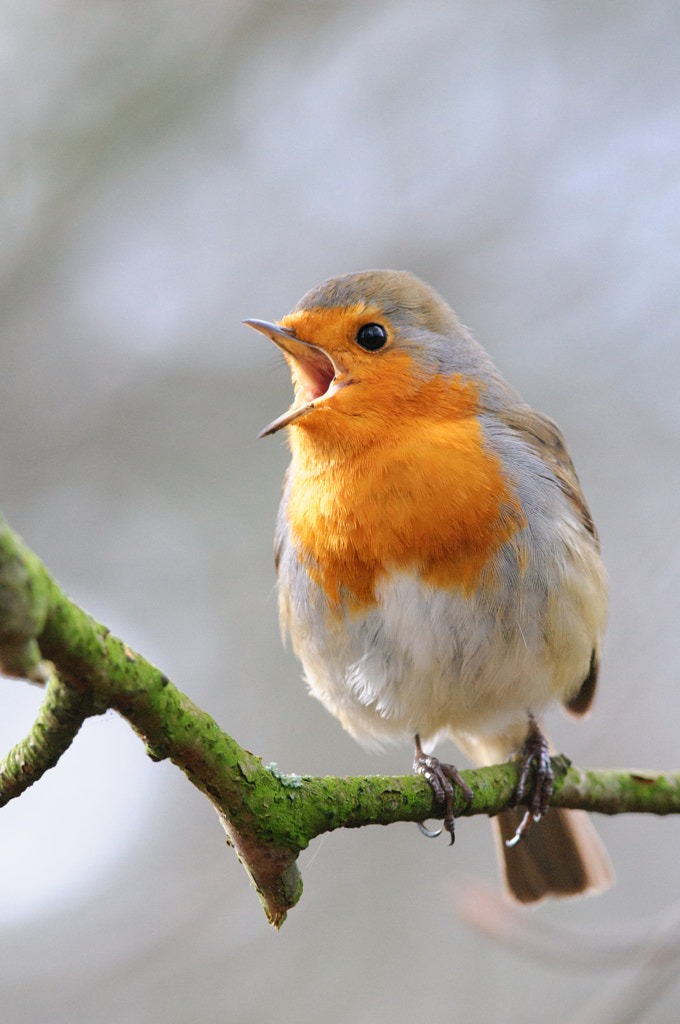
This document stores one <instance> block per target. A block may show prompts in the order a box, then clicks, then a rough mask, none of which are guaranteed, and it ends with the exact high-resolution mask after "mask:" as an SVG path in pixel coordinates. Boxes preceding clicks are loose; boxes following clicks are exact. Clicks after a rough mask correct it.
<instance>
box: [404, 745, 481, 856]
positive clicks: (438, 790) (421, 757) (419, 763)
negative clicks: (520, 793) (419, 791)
mask: <svg viewBox="0 0 680 1024" xmlns="http://www.w3.org/2000/svg"><path fill="white" fill-rule="evenodd" d="M415 744H416V753H415V757H414V759H413V768H414V771H416V772H417V773H418V774H419V775H422V776H423V778H424V779H426V780H427V782H429V784H430V786H431V787H432V790H433V792H434V795H435V796H436V798H437V800H439V802H440V803H442V804H444V811H445V813H444V828H445V829H446V831H447V832H448V833H449V835H450V836H451V842H452V843H453V841H454V839H455V838H456V837H455V827H456V823H455V820H454V817H453V787H454V786H458V788H459V789H461V790H462V791H463V795H464V797H465V799H466V800H467V802H468V803H469V802H470V801H471V800H472V797H473V793H472V790H471V789H470V787H469V786H468V784H467V782H465V780H464V779H463V777H462V776H461V774H460V772H459V771H458V769H457V768H455V767H454V765H452V764H443V763H442V762H441V761H440V760H439V758H438V757H434V756H433V755H431V754H425V753H424V752H423V748H422V746H421V743H420V736H419V735H418V733H416V737H415ZM420 830H421V831H422V832H423V833H424V834H425V835H426V836H432V837H433V836H437V835H439V832H428V830H427V829H426V828H425V827H424V825H422V824H421V825H420Z"/></svg>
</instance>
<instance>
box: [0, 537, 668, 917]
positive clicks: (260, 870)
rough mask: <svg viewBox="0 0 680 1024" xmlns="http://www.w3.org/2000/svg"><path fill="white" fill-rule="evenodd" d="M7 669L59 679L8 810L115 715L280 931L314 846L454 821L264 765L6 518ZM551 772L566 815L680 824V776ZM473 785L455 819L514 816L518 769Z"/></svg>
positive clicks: (400, 800)
mask: <svg viewBox="0 0 680 1024" xmlns="http://www.w3.org/2000/svg"><path fill="white" fill-rule="evenodd" d="M49 663H51V664H49ZM54 667H56V672H55V671H53V668H54ZM0 668H2V670H3V671H4V672H5V674H7V675H11V676H17V677H25V678H28V679H32V680H33V681H44V680H45V679H47V678H49V684H48V687H47V692H46V697H45V701H44V703H43V705H42V707H41V709H40V713H39V715H38V718H37V720H36V722H35V724H34V726H33V728H32V730H31V732H30V733H29V735H28V737H26V739H24V740H23V741H22V742H20V743H19V744H17V746H15V747H14V749H13V750H12V751H10V753H9V754H8V755H7V757H6V758H5V760H4V761H3V762H1V763H0V806H2V805H3V804H5V803H7V801H9V800H11V799H13V798H14V797H16V796H18V795H19V794H20V793H22V792H23V791H24V790H25V789H26V788H27V787H28V786H29V785H31V784H32V783H33V782H35V781H36V780H37V779H39V778H40V776H41V775H42V774H43V773H44V772H45V771H47V770H48V769H49V768H51V767H53V766H54V765H56V763H57V761H58V760H59V757H60V756H61V754H62V753H63V752H64V750H66V749H67V748H68V746H69V745H70V743H71V741H72V740H73V739H74V738H75V736H76V734H77V732H78V729H79V728H80V725H81V724H82V722H83V721H84V720H85V719H86V718H88V717H89V716H91V715H98V714H102V713H103V712H104V711H106V710H107V709H108V708H114V709H115V710H116V711H118V712H119V714H120V715H122V716H123V717H124V718H125V719H126V720H127V721H128V722H129V723H130V725H131V726H132V727H133V729H134V730H135V731H136V732H137V734H138V735H139V736H140V738H141V739H142V740H143V742H144V743H145V745H146V749H147V753H148V754H149V756H150V757H151V758H152V759H153V760H155V761H159V760H162V759H164V758H169V759H170V760H171V761H172V762H173V764H175V765H177V767H178V768H180V769H181V770H182V771H183V772H184V774H185V775H186V776H187V778H188V779H189V780H190V781H191V782H192V783H193V784H194V785H195V786H196V787H197V789H199V790H200V791H201V792H202V793H204V794H205V795H206V796H207V797H208V799H209V800H211V802H212V803H213V804H214V806H215V808H216V809H217V811H218V814H219V816H220V819H221V821H222V824H223V826H224V828H225V831H226V833H227V840H228V842H229V843H230V844H231V845H232V846H233V847H234V849H235V850H236V852H237V854H238V856H239V859H240V860H241V862H242V863H243V865H244V867H245V868H246V870H247V871H248V873H249V875H250V877H251V879H252V881H253V884H254V886H255V888H256V890H257V892H258V895H259V897H260V900H261V901H262V904H263V906H264V909H265V912H266V914H267V916H268V918H269V920H270V921H271V922H272V923H273V924H274V925H276V926H277V927H279V926H280V924H281V923H282V922H283V920H284V919H285V916H286V912H287V911H288V910H289V909H290V908H291V907H293V906H294V905H295V904H296V902H297V901H298V899H299V897H300V894H301V891H302V881H301V878H300V875H299V872H298V869H297V866H296V859H297V857H298V854H299V853H300V851H301V850H303V849H305V847H307V846H308V845H309V843H310V841H311V840H312V839H313V838H314V837H315V836H318V835H320V834H321V833H323V832H329V831H332V830H334V829H336V828H358V827H361V826H363V825H373V824H377V825H388V824H391V823H393V822H396V821H424V820H425V819H427V818H441V817H442V816H443V809H442V807H441V806H440V805H438V803H437V802H436V800H435V797H434V795H433V792H432V790H431V788H430V786H429V785H428V784H427V783H426V782H425V780H424V779H422V778H421V777H420V776H416V775H408V776H399V777H387V776H367V777H357V778H333V777H329V778H319V777H313V776H295V775H284V774H282V773H281V772H279V771H278V770H277V769H276V767H275V766H273V765H272V766H268V767H267V766H264V765H263V764H262V761H261V759H260V758H259V757H256V756H255V755H254V754H251V753H250V752H249V751H248V750H245V749H244V748H243V747H241V746H239V744H238V743H237V742H236V741H235V740H234V739H233V738H232V737H231V736H229V735H227V733H225V732H223V731H222V730H221V729H220V728H219V726H218V725H217V724H216V722H215V721H214V720H213V719H212V718H211V717H210V716H209V715H208V714H206V713H205V712H204V711H202V710H201V709H200V708H198V707H197V706H196V705H195V704H193V703H192V701H191V700H189V698H188V697H186V696H185V695H184V694H182V693H181V692H180V691H179V690H178V689H177V688H176V687H175V686H174V685H173V684H172V683H171V682H170V680H169V679H168V678H167V676H165V675H164V674H163V673H162V672H161V671H160V670H159V669H157V668H155V667H154V666H153V665H151V664H150V663H149V662H148V661H146V659H145V658H143V657H142V656H141V655H139V654H136V653H135V652H134V651H132V650H131V649H130V648H129V647H128V646H127V645H126V644H124V643H123V642H122V641H121V640H119V639H118V638H117V637H115V636H113V635H112V634H111V633H110V632H109V630H108V629H107V628H106V627H105V626H102V625H101V624H100V623H98V622H96V621H95V620H94V619H93V618H91V616H89V615H87V614H86V612H84V611H83V610H82V609H81V608H79V607H78V606H77V605H76V604H74V603H73V602H72V601H70V600H69V598H68V597H66V595H65V594H64V593H63V592H62V591H61V590H60V588H59V587H58V586H57V584H56V583H55V582H54V580H53V579H52V577H51V576H50V574H49V573H48V571H47V569H46V568H45V567H44V565H43V564H42V563H41V562H40V560H39V559H38V558H37V557H36V555H34V554H33V552H31V551H30V550H29V549H28V548H27V547H26V546H25V545H24V544H23V542H22V541H21V540H20V539H19V538H18V537H17V536H16V534H14V533H13V532H12V531H11V530H10V529H9V526H8V525H7V524H6V522H5V520H4V519H2V517H0ZM57 673H58V674H57ZM552 763H553V768H554V770H555V788H554V795H553V798H552V804H553V805H554V806H556V807H572V808H574V807H580V808H583V809H585V810H588V811H599V812H601V813H604V814H619V813H622V812H625V811H635V812H651V813H654V814H676V813H678V812H680V773H675V774H664V773H660V772H659V773H655V772H649V773H646V772H634V773H630V772H615V771H593V770H587V771H586V770H580V769H576V768H573V767H571V766H570V763H569V761H568V760H567V759H566V758H564V757H556V758H553V762H552ZM462 774H463V777H464V778H465V780H466V782H467V783H468V784H469V785H470V786H471V787H472V789H473V791H474V799H473V800H472V802H471V803H470V804H469V805H468V804H466V803H465V801H464V799H463V798H462V797H461V796H460V795H459V794H458V793H457V794H456V806H455V807H454V813H455V814H456V816H461V817H464V816H467V815H471V814H497V813H498V812H499V811H500V810H503V809H504V808H505V807H508V806H509V805H511V804H512V802H513V796H514V792H515V786H516V783H517V776H518V772H517V768H516V766H515V765H514V764H506V765H498V766H495V767H491V768H482V769H477V770H471V771H466V772H463V773H462Z"/></svg>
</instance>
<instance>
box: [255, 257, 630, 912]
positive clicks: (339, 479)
mask: <svg viewBox="0 0 680 1024" xmlns="http://www.w3.org/2000/svg"><path fill="white" fill-rule="evenodd" d="M245 323H246V324H248V325H249V326H251V327H254V328H255V329H256V330H258V331H260V332H261V333H263V334H264V335H266V336H267V337H268V338H270V339H271V340H272V341H273V342H275V344H276V345H278V346H279V348H280V349H281V350H282V351H283V353H284V355H285V357H286V360H287V361H288V363H289V365H290V369H291V372H292V378H293V384H294V388H295V400H294V402H293V405H292V407H291V408H290V409H289V410H288V412H286V413H284V414H283V415H282V416H280V417H279V418H278V419H276V420H274V422H273V423H271V424H270V425H269V426H268V427H267V428H266V429H265V430H263V431H262V434H261V436H265V435H268V434H273V433H275V432H276V431H278V430H281V429H282V428H283V427H286V428H287V429H288V440H289V444H290V449H291V453H292V460H291V463H290V467H289V469H288V473H287V475H286V479H285V484H284V489H283V497H282V501H281V506H280V510H279V516H278V523H277V529H276V564H277V571H278V582H279V602H280V613H281V622H282V627H283V629H284V631H286V632H288V633H289V634H290V637H291V639H292V644H293V647H294V650H295V652H296V653H297V655H298V656H299V658H300V660H301V662H302V664H303V667H304V672H305V676H306V679H307V682H308V684H309V687H310V689H311V692H312V693H313V694H314V695H315V696H316V697H318V698H319V699H320V700H321V701H322V702H323V703H324V704H325V705H326V707H327V708H328V709H329V710H330V711H331V712H332V713H333V714H334V715H335V716H336V717H337V718H338V719H339V720H340V722H341V723H342V725H343V726H344V727H345V729H347V730H348V731H349V732H350V733H351V734H352V735H353V736H354V737H356V738H357V739H358V740H360V741H361V742H364V743H366V744H368V745H371V744H373V745H375V744H382V743H384V742H386V741H397V740H402V739H404V738H406V737H409V738H411V739H413V738H414V737H415V745H416V757H415V762H414V767H415V769H416V770H417V771H419V772H421V773H422V774H423V775H424V776H425V778H427V779H428V781H429V782H430V784H431V785H432V787H433V789H434V791H435V793H436V794H437V796H438V797H439V798H440V799H441V800H442V802H443V803H444V804H445V805H446V814H445V827H446V828H447V829H448V830H449V831H450V832H451V833H452V834H453V815H452V807H451V796H452V792H453V789H452V787H453V785H461V786H462V787H463V788H464V789H465V790H466V789H467V787H466V786H465V784H464V783H463V782H462V779H461V778H460V776H459V775H458V772H457V771H456V769H455V768H454V767H453V766H452V765H447V764H444V763H442V762H440V761H439V760H438V759H437V758H436V757H434V756H431V755H427V754H425V753H424V752H423V747H422V744H421V737H422V740H423V742H425V741H427V743H431V742H433V741H435V740H436V739H437V738H438V737H440V736H443V735H448V736H450V737H451V738H452V739H453V740H454V741H455V743H456V744H457V745H458V747H459V748H460V749H462V750H463V751H464V752H465V753H466V754H468V756H470V757H471V758H472V759H473V761H474V762H475V763H477V764H480V765H482V764H495V763H499V762H502V761H506V760H507V759H508V758H509V757H511V756H513V755H515V756H518V757H519V759H520V761H521V764H522V766H523V772H522V774H523V782H522V783H521V784H520V791H519V792H518V797H521V796H522V795H523V792H522V790H523V787H524V780H525V779H526V777H527V772H528V768H529V765H530V764H532V763H533V764H535V766H536V772H535V776H536V785H535V790H534V792H533V796H532V797H531V798H530V800H529V808H530V810H529V812H528V813H529V817H527V816H526V814H522V812H520V810H519V809H511V810H508V811H504V812H503V813H502V814H499V815H498V816H497V817H496V818H495V819H494V820H495V823H496V825H497V827H498V829H499V832H500V836H501V837H502V840H504V841H503V842H502V843H501V849H502V853H503V858H504V862H505V873H506V879H507V883H508V886H509V889H510V891H511V892H512V893H513V895H514V896H515V897H516V898H517V899H519V900H520V901H522V902H530V901H534V900H538V899H540V898H541V897H543V896H545V895H548V894H550V895H557V896H565V895H570V894H575V893H581V892H588V891H591V892H592V891H597V890H601V889H602V888H604V887H606V885H608V884H609V882H610V880H611V873H610V868H609V862H608V858H607V854H606V852H605V850H604V847H603V846H602V844H601V842H600V840H599V838H598V836H597V834H596V832H595V830H594V828H593V826H592V825H591V823H590V821H589V820H588V818H587V816H586V815H585V814H584V813H583V812H579V811H564V810H561V809H556V808H553V809H552V810H551V811H550V813H549V814H547V815H546V814H545V812H546V811H547V809H548V804H549V798H550V793H551V782H552V774H551V768H550V761H549V757H548V744H547V741H546V739H545V738H544V736H543V733H542V732H541V728H540V725H539V716H540V715H541V714H542V713H543V711H544V709H545V708H546V706H547V705H549V704H550V703H551V702H554V701H560V702H561V703H562V704H563V705H564V707H565V708H566V709H567V710H568V711H570V712H572V713H573V714H575V715H582V714H583V713H584V712H585V711H587V710H588V708H589V707H590V705H591V702H592V700H593V696H594V693H595V684H596V680H597V673H598V663H599V659H600V648H601V643H602V636H603V633H604V629H605V622H606V615H607V581H606V575H605V571H604V568H603V565H602V561H601V558H600V548H599V542H598V537H597V532H596V530H595V526H594V525H593V521H592V519H591V516H590V513H589V511H588V507H587V505H586V502H585V500H584V497H583V494H582V493H581V488H580V486H579V482H578V479H577V476H576V472H575V470H574V467H573V464H572V462H571V459H570V457H569V454H568V452H567V449H566V446H565V443H564V440H563V438H562V435H561V433H560V431H559V429H558V427H557V426H556V425H555V423H553V421H552V420H551V419H549V418H548V417H547V416H545V415H543V414H542V413H539V412H536V411H535V410H534V409H532V408H530V407H529V406H528V405H526V404H525V403H524V402H523V401H522V400H521V398H520V397H519V395H518V394H517V392H516V391H514V390H513V389H512V388H511V387H510V386H509V385H508V384H507V383H506V381H505V380H504V379H503V377H502V376H501V374H500V373H499V372H498V370H497V369H496V367H495V365H494V363H493V362H492V360H491V358H490V356H489V355H488V354H487V353H486V352H485V350H484V349H483V348H482V347H481V345H479V344H478V343H477V342H476V341H475V340H473V338H472V337H471V336H470V334H469V332H468V331H467V330H466V328H465V327H463V326H462V324H461V323H460V322H459V320H458V318H457V317H456V315H455V313H454V312H453V310H451V309H450V308H449V306H448V305H447V304H446V303H445V302H444V301H443V299H442V298H441V297H440V296H439V295H438V294H437V293H436V292H435V291H434V290H433V289H432V288H430V287H429V286H428V285H426V284H425V283H424V282H422V281H420V280H418V279H417V278H416V277H414V276H413V275H411V274H409V273H406V272H403V271H396V270H369V271H366V272H363V273H357V274H346V275H344V276H341V277H335V278H332V279H330V280H328V281H324V282H323V283H322V284H320V285H319V286H318V287H316V288H314V289H313V290H312V291H310V292H308V293H307V294H306V295H305V296H304V297H303V298H302V299H301V300H300V302H299V303H298V304H297V306H295V308H294V309H293V310H292V312H290V313H289V314H288V315H287V316H285V317H283V319H282V320H280V321H278V322H276V323H271V322H267V321H263V320H246V321H245ZM532 777H533V776H532ZM468 795H469V793H468ZM539 819H541V820H540V822H539ZM531 820H533V822H534V823H533V824H532V826H531V828H527V824H528V822H529V821H531ZM520 837H521V838H520ZM518 839H519V841H517V840H518ZM508 844H510V845H508Z"/></svg>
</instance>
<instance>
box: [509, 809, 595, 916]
mask: <svg viewBox="0 0 680 1024" xmlns="http://www.w3.org/2000/svg"><path fill="white" fill-rule="evenodd" d="M523 814H524V808H513V809H512V810H509V811H503V812H502V813H501V814H499V815H497V817H496V818H494V826H495V831H496V834H497V837H498V839H499V853H500V854H501V860H502V862H503V865H504V868H505V880H506V882H507V885H508V888H509V890H510V892H511V893H512V895H513V896H514V897H515V899H517V900H519V901H520V903H534V902H536V901H537V900H540V899H543V897H544V896H553V897H559V896H576V895H578V894H586V893H597V892H602V890H603V889H606V888H608V887H609V886H610V885H611V884H612V882H613V873H612V869H611V864H610V861H609V857H608V855H607V851H606V850H605V848H604V844H603V843H602V841H601V839H600V837H599V836H598V834H597V832H596V831H595V828H594V827H593V825H592V824H591V822H590V820H589V818H588V815H587V814H586V813H585V812H584V811H565V810H562V809H561V808H558V807H553V808H552V809H551V810H549V811H548V813H547V814H546V815H545V816H544V817H543V818H541V820H540V821H538V822H534V823H533V824H532V825H531V827H530V828H529V830H528V832H526V833H525V835H524V836H523V837H522V838H521V839H520V841H519V842H518V843H517V844H516V845H515V846H510V847H508V846H506V845H505V842H506V840H508V839H512V837H513V835H514V834H515V831H516V829H517V826H518V825H519V823H520V821H521V820H522V817H523Z"/></svg>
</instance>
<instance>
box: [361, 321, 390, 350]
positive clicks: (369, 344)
mask: <svg viewBox="0 0 680 1024" xmlns="http://www.w3.org/2000/svg"><path fill="white" fill-rule="evenodd" d="M386 341H387V331H386V330H385V328H384V327H383V325H382V324H363V326H361V327H360V328H359V330H358V331H357V336H356V342H357V345H361V347H362V348H365V349H366V351H367V352H377V351H378V349H379V348H382V347H383V345H384V344H385V342H386Z"/></svg>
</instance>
